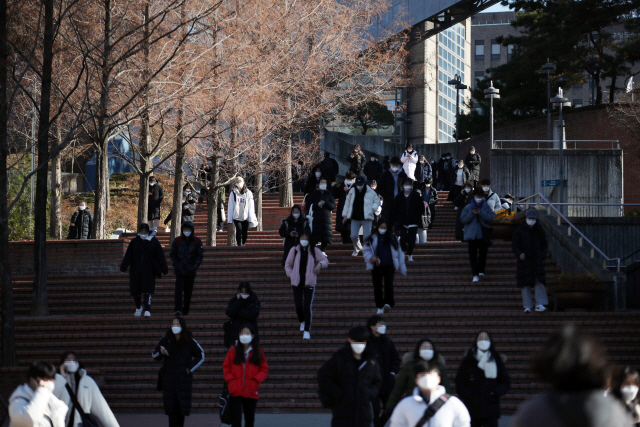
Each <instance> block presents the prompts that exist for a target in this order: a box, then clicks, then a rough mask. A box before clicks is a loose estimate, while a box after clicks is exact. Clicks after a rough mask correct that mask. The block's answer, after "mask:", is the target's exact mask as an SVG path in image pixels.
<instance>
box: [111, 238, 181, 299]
mask: <svg viewBox="0 0 640 427" xmlns="http://www.w3.org/2000/svg"><path fill="white" fill-rule="evenodd" d="M129 267H131V268H129ZM127 269H129V291H130V292H131V296H139V295H140V294H150V295H153V294H154V293H155V290H156V277H160V273H162V274H169V267H168V266H167V259H166V258H165V256H164V250H163V249H162V246H161V245H160V242H159V241H158V239H156V238H155V237H153V238H152V239H151V240H146V239H142V238H141V237H140V236H136V238H135V239H133V240H132V241H131V242H130V243H129V246H128V247H127V252H126V253H125V254H124V258H123V260H122V264H120V271H122V272H123V273H124V272H125V271H127Z"/></svg>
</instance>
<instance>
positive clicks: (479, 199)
mask: <svg viewBox="0 0 640 427" xmlns="http://www.w3.org/2000/svg"><path fill="white" fill-rule="evenodd" d="M474 199H475V201H476V203H477V204H480V203H481V202H482V201H483V200H484V199H483V198H482V197H480V198H477V197H474Z"/></svg>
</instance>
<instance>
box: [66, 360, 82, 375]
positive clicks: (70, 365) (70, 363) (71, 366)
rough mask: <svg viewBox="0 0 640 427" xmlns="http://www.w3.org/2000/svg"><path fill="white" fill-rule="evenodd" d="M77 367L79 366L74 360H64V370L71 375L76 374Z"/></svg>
mask: <svg viewBox="0 0 640 427" xmlns="http://www.w3.org/2000/svg"><path fill="white" fill-rule="evenodd" d="M79 367H80V364H79V363H78V362H76V361H75V360H66V361H65V362H64V369H65V370H66V371H67V372H69V373H71V374H74V373H76V372H78V368H79Z"/></svg>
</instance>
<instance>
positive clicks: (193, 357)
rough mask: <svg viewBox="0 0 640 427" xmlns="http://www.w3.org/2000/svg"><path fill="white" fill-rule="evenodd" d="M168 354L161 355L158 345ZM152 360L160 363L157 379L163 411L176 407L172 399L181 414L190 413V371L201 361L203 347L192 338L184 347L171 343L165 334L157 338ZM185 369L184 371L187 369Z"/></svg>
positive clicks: (167, 411)
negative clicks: (177, 405) (160, 388)
mask: <svg viewBox="0 0 640 427" xmlns="http://www.w3.org/2000/svg"><path fill="white" fill-rule="evenodd" d="M161 346H162V347H164V348H165V349H166V350H167V352H168V353H169V355H168V356H164V355H163V354H162V353H161V352H160V350H161V349H160V347H161ZM151 357H153V358H154V359H155V360H156V361H158V362H162V368H161V369H160V374H159V376H158V382H159V384H158V385H160V383H161V384H162V403H163V404H164V413H165V414H167V415H170V414H172V413H173V411H174V410H175V409H176V408H174V405H175V403H176V400H177V401H178V404H179V405H180V412H181V413H182V415H189V414H190V412H191V389H192V387H193V372H194V371H195V370H196V369H198V368H199V367H200V365H202V362H204V350H203V349H202V347H201V346H200V344H198V342H197V341H196V340H194V339H193V338H192V339H191V342H190V343H188V344H187V345H185V346H179V345H174V344H172V340H171V339H169V338H168V337H167V336H166V335H165V336H164V337H162V338H160V341H159V342H158V344H156V348H155V349H154V350H153V353H152V354H151ZM187 369H188V371H187Z"/></svg>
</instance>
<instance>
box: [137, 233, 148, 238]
mask: <svg viewBox="0 0 640 427" xmlns="http://www.w3.org/2000/svg"><path fill="white" fill-rule="evenodd" d="M138 236H140V238H141V239H146V238H147V237H149V235H148V234H146V233H138Z"/></svg>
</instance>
